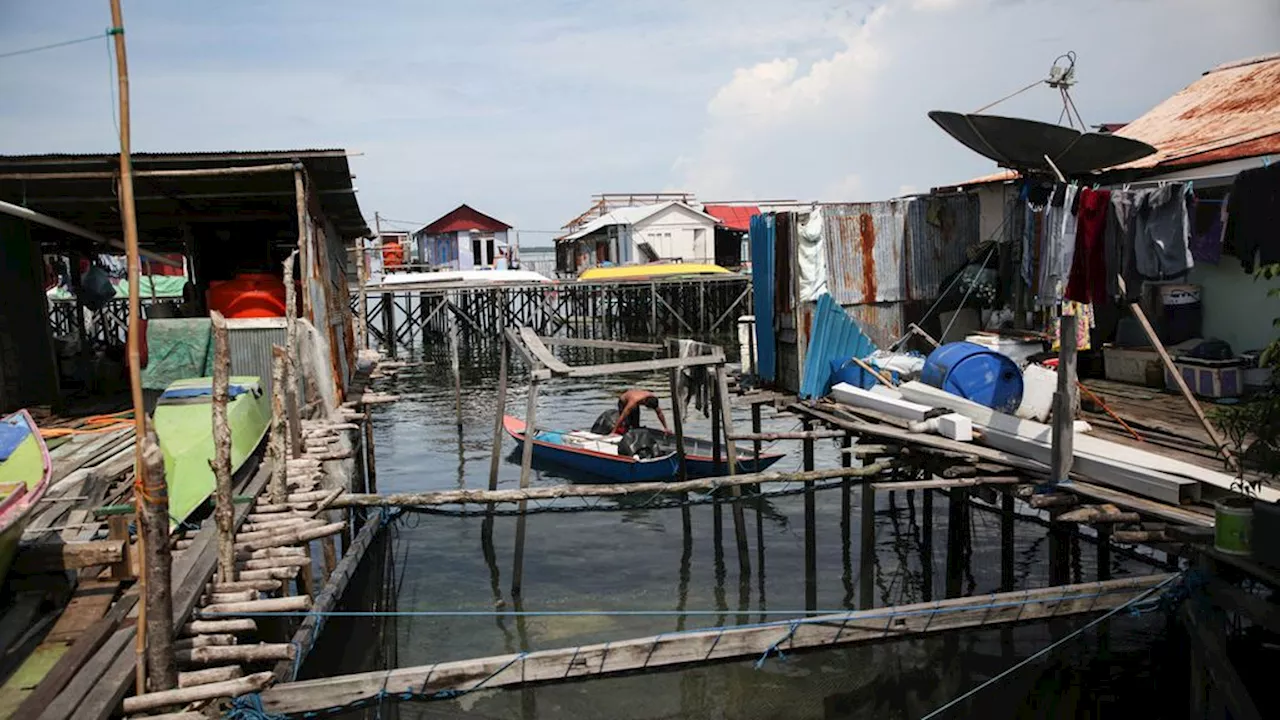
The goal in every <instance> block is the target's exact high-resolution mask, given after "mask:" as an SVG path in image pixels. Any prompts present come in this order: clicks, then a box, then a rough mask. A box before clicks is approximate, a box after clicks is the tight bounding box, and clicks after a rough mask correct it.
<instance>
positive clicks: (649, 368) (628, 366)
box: [565, 349, 724, 378]
mask: <svg viewBox="0 0 1280 720" xmlns="http://www.w3.org/2000/svg"><path fill="white" fill-rule="evenodd" d="M723 363H724V353H722V352H720V351H719V350H718V349H717V352H716V353H715V354H713V355H701V356H693V357H675V358H659V359H657V360H637V361H635V362H620V363H605V364H603V365H581V366H576V367H574V366H570V367H569V372H568V373H566V374H565V377H571V378H586V377H601V376H603V375H621V374H624V373H636V372H657V371H658V370H667V369H669V368H684V367H697V366H707V365H721V364H723Z"/></svg>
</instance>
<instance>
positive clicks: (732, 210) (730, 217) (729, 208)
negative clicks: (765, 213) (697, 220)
mask: <svg viewBox="0 0 1280 720" xmlns="http://www.w3.org/2000/svg"><path fill="white" fill-rule="evenodd" d="M702 211H703V212H705V213H706V214H708V215H710V216H712V217H714V218H715V219H716V220H718V221H719V223H720V224H721V225H723V226H725V227H726V228H728V229H730V230H737V231H740V232H746V231H747V230H750V229H751V217H752V216H753V215H759V214H760V208H758V207H756V206H755V205H703V206H702Z"/></svg>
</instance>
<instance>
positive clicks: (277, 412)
mask: <svg viewBox="0 0 1280 720" xmlns="http://www.w3.org/2000/svg"><path fill="white" fill-rule="evenodd" d="M285 355H286V353H285V351H284V348H282V347H280V346H279V345H272V346H271V386H272V387H271V439H270V445H271V463H272V466H271V482H270V484H269V485H268V497H269V498H270V500H271V502H272V503H282V502H284V501H285V498H286V497H287V496H288V493H289V483H288V474H287V473H288V464H287V459H286V457H285V449H284V443H285V439H284V434H285V429H284V424H285V423H284V364H285V360H284V358H285Z"/></svg>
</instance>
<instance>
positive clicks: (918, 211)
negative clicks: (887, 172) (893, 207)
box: [904, 194, 979, 300]
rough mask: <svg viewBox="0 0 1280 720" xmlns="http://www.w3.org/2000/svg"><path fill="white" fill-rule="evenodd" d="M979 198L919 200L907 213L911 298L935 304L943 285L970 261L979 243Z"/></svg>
mask: <svg viewBox="0 0 1280 720" xmlns="http://www.w3.org/2000/svg"><path fill="white" fill-rule="evenodd" d="M978 222H979V207H978V198H977V197H976V196H975V195H972V194H965V195H948V196H943V197H939V196H928V197H922V198H915V199H913V200H912V201H911V205H910V207H909V209H908V211H907V238H906V249H907V297H906V298H904V299H910V300H932V299H934V298H936V297H938V294H939V292H941V290H942V288H941V287H940V286H941V285H942V281H943V280H944V279H946V278H947V276H949V275H951V274H952V273H954V272H955V271H957V270H959V269H960V268H961V267H963V266H964V265H965V263H967V262H968V261H969V258H968V254H967V251H968V249H969V247H970V246H971V245H973V244H975V243H976V242H977V241H978Z"/></svg>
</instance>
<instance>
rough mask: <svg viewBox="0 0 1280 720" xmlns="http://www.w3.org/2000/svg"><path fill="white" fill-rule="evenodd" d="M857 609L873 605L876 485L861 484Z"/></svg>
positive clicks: (865, 608) (864, 608) (867, 608)
mask: <svg viewBox="0 0 1280 720" xmlns="http://www.w3.org/2000/svg"><path fill="white" fill-rule="evenodd" d="M858 529H859V538H858V539H859V547H858V550H859V553H858V609H859V610H869V609H870V608H872V607H874V606H875V594H874V590H875V579H876V487H875V485H874V484H873V483H869V482H866V483H863V484H862V517H861V520H860V522H859V527H858Z"/></svg>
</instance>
